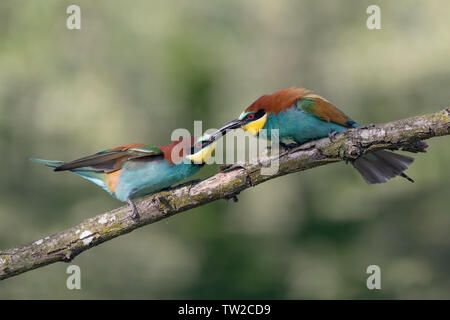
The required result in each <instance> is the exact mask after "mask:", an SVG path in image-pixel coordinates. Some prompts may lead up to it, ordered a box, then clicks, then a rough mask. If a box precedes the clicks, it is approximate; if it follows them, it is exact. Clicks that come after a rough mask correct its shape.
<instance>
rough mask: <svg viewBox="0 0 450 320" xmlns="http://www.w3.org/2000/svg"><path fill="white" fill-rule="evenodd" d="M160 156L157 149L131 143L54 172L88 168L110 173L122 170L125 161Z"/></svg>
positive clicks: (56, 169)
mask: <svg viewBox="0 0 450 320" xmlns="http://www.w3.org/2000/svg"><path fill="white" fill-rule="evenodd" d="M160 155H162V151H161V149H160V148H158V147H155V146H148V145H145V144H143V143H133V144H127V145H123V146H120V147H116V148H112V149H107V150H104V151H100V152H98V153H96V154H93V155H90V156H87V157H83V158H80V159H77V160H74V161H71V162H66V163H64V164H63V165H61V166H59V167H56V168H55V171H64V170H73V169H78V168H89V169H90V170H94V171H103V172H105V173H111V172H114V171H117V170H119V169H120V168H122V165H123V163H124V162H125V161H128V160H131V159H137V158H142V157H150V156H160Z"/></svg>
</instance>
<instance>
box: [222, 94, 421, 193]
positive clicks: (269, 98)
mask: <svg viewBox="0 0 450 320" xmlns="http://www.w3.org/2000/svg"><path fill="white" fill-rule="evenodd" d="M239 127H241V128H242V129H244V130H246V131H247V132H249V133H251V134H252V135H258V134H259V132H260V130H261V129H267V138H268V139H270V138H271V134H272V132H271V130H272V129H278V135H279V141H280V143H281V144H284V145H292V144H302V143H305V142H308V141H311V140H316V139H319V138H324V137H327V136H329V137H330V139H331V138H333V136H334V135H335V134H337V133H340V132H343V131H345V130H347V129H349V128H356V127H359V124H358V123H356V122H355V121H353V120H352V119H351V118H349V117H348V116H347V115H345V114H344V113H343V112H342V111H341V110H339V109H338V108H336V107H335V106H334V105H332V104H331V103H330V102H329V101H328V100H326V99H324V98H322V97H320V96H318V95H316V94H313V93H311V92H310V91H309V90H307V89H304V88H295V87H292V88H286V89H282V90H279V91H277V92H275V93H273V94H269V95H263V96H262V97H260V98H259V99H257V100H256V101H255V102H253V103H252V104H251V105H250V106H249V107H248V108H247V109H245V111H244V112H243V113H242V114H241V115H240V116H239V118H238V119H236V120H233V121H231V122H229V123H227V124H226V125H224V126H223V127H222V128H220V129H219V130H218V131H217V132H216V133H215V134H214V135H215V136H217V135H218V133H220V134H224V133H225V132H226V131H227V130H230V129H235V128H239ZM413 161H414V158H411V157H407V156H404V155H400V154H396V153H393V152H389V151H385V150H380V151H376V152H373V153H368V154H365V155H363V156H361V157H359V158H358V159H357V160H355V161H353V162H352V164H353V166H354V167H355V168H356V169H357V170H358V171H359V173H360V174H361V175H362V177H363V178H364V180H365V181H366V182H367V183H368V184H374V183H384V182H386V181H387V180H388V179H391V178H393V177H395V176H402V177H404V178H406V179H408V180H409V181H411V182H414V181H413V180H412V179H411V178H409V177H408V176H407V175H406V174H405V173H403V171H404V170H406V168H407V167H408V166H409V165H410V164H411V163H412V162H413Z"/></svg>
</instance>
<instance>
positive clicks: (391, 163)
mask: <svg viewBox="0 0 450 320" xmlns="http://www.w3.org/2000/svg"><path fill="white" fill-rule="evenodd" d="M413 161H414V158H411V157H408V156H404V155H401V154H397V153H394V152H390V151H385V150H380V151H376V152H373V153H369V154H366V155H364V156H362V157H360V158H358V159H356V160H355V161H354V162H353V166H354V167H355V168H356V170H358V172H359V173H360V174H361V176H362V177H363V178H364V180H365V181H366V182H367V183H368V184H375V183H384V182H386V181H388V180H389V179H391V178H394V177H396V176H401V177H403V178H405V179H407V180H409V181H411V182H414V180H412V179H411V178H409V177H408V176H407V175H406V174H405V173H404V172H403V171H405V170H406V169H407V168H408V166H409V165H410V164H411V163H413Z"/></svg>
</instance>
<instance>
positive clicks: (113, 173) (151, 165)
mask: <svg viewBox="0 0 450 320" xmlns="http://www.w3.org/2000/svg"><path fill="white" fill-rule="evenodd" d="M215 145H216V143H215V142H214V141H213V140H212V139H210V137H209V136H208V135H205V136H202V137H200V138H198V139H195V138H194V137H189V138H187V137H185V138H183V137H182V138H180V139H179V140H176V141H174V142H172V143H170V144H168V145H164V146H151V145H146V144H143V143H132V144H126V145H122V146H119V147H116V148H111V149H107V150H103V151H100V152H97V153H95V154H93V155H90V156H87V157H83V158H80V159H77V160H74V161H70V162H64V161H58V160H44V159H37V158H30V159H29V160H31V161H34V162H38V163H42V164H44V165H46V166H48V167H53V168H54V171H71V172H73V173H75V174H77V175H79V176H81V177H82V178H85V179H87V180H89V181H91V182H93V183H95V184H96V185H98V186H100V187H102V188H103V189H104V190H105V191H106V192H108V193H109V194H110V195H111V196H113V197H114V198H116V199H118V200H120V201H122V202H127V203H128V204H129V205H130V206H131V209H132V218H133V219H137V220H139V212H138V210H137V208H136V205H135V204H134V202H133V200H134V199H136V198H141V197H143V196H145V195H149V194H153V193H156V192H158V191H161V190H163V189H166V188H168V187H170V186H172V185H173V184H175V183H177V182H180V181H182V180H184V179H186V178H188V177H190V176H192V175H194V174H196V173H197V172H198V171H199V170H200V169H201V168H202V167H203V165H204V164H205V163H206V161H208V159H209V158H210V157H211V154H212V152H213V151H214V149H215Z"/></svg>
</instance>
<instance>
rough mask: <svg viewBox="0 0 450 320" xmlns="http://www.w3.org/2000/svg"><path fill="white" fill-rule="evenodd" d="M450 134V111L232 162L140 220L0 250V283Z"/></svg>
mask: <svg viewBox="0 0 450 320" xmlns="http://www.w3.org/2000/svg"><path fill="white" fill-rule="evenodd" d="M448 134H450V108H448V109H445V110H442V111H441V112H437V113H433V114H427V115H422V116H417V117H413V118H409V119H404V120H398V121H393V122H389V123H385V124H380V125H370V126H366V127H361V128H357V129H351V130H348V131H346V132H344V133H341V134H338V135H336V136H335V137H334V138H333V139H332V140H333V141H331V140H330V139H329V138H324V139H321V140H317V141H312V142H310V143H307V144H304V145H301V146H299V147H297V148H295V149H292V150H290V151H289V152H284V153H281V154H280V155H276V156H274V155H272V156H270V155H268V156H265V157H262V158H260V162H259V163H257V164H236V165H233V166H231V167H229V168H227V169H225V170H223V171H221V172H219V173H217V174H216V175H214V176H211V177H209V178H207V179H204V180H200V181H190V182H188V183H185V184H183V185H181V186H177V187H175V188H172V189H170V190H167V191H162V192H159V193H156V194H153V195H151V196H147V197H145V198H144V199H142V200H141V201H138V202H137V203H136V205H137V208H138V210H139V213H140V215H141V219H140V221H135V220H133V219H132V218H131V209H130V207H129V206H128V205H127V206H123V207H120V208H117V209H115V210H112V211H109V212H106V213H103V214H100V215H98V216H95V217H93V218H90V219H87V220H85V221H83V222H81V223H80V224H78V225H76V226H74V227H72V228H70V229H67V230H64V231H61V232H58V233H56V234H54V235H51V236H48V237H45V238H43V239H40V240H37V241H34V242H32V243H28V244H25V245H22V246H18V247H16V248H11V249H6V250H3V251H0V280H3V279H6V278H9V277H12V276H14V275H18V274H20V273H23V272H27V271H30V270H32V269H35V268H39V267H42V266H45V265H48V264H51V263H54V262H57V261H65V262H69V261H71V260H72V259H73V258H74V257H76V256H77V255H78V254H80V253H81V252H83V251H85V250H88V249H90V248H92V247H94V246H96V245H99V244H100V243H102V242H105V241H108V240H110V239H113V238H115V237H118V236H120V235H123V234H126V233H128V232H131V231H133V230H134V229H136V228H140V227H142V226H144V225H147V224H151V223H154V222H156V221H159V220H161V219H164V218H167V217H169V216H171V215H174V214H177V213H180V212H183V211H186V210H189V209H192V208H195V207H198V206H201V205H203V204H206V203H208V202H212V201H215V200H218V199H236V196H237V194H239V193H240V192H242V191H243V190H245V189H247V188H250V187H252V186H255V185H257V184H260V183H263V182H265V181H267V180H270V179H274V178H276V177H279V176H282V175H285V174H289V173H293V172H297V171H302V170H307V169H310V168H314V167H317V166H321V165H325V164H328V163H333V162H337V161H343V160H344V161H352V160H354V159H356V158H357V157H359V156H361V155H362V154H365V153H367V152H372V151H376V150H380V149H391V150H396V149H401V150H404V151H409V152H425V149H426V147H427V144H426V143H424V142H423V141H422V140H425V139H429V138H433V137H437V136H444V135H448ZM275 157H276V158H277V159H278V161H279V170H278V172H277V173H276V174H273V175H264V174H261V168H262V167H267V166H268V164H269V163H270V161H272V160H274V159H275Z"/></svg>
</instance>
